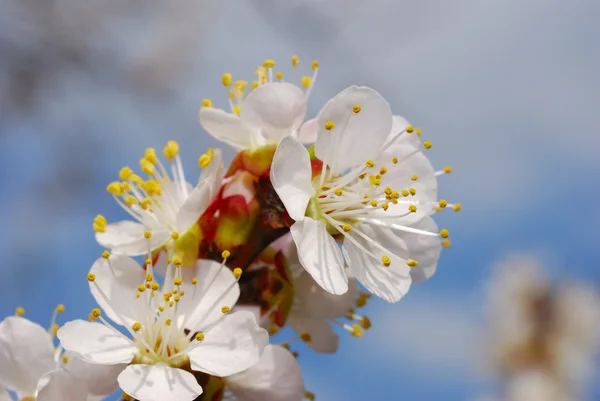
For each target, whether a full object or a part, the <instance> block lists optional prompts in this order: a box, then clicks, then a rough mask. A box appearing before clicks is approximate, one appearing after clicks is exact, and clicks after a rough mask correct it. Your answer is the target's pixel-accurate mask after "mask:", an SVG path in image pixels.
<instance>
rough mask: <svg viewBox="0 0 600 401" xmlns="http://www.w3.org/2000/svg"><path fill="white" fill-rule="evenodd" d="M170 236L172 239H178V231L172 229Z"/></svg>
mask: <svg viewBox="0 0 600 401" xmlns="http://www.w3.org/2000/svg"><path fill="white" fill-rule="evenodd" d="M171 238H173V239H178V238H179V233H178V232H177V231H173V232H172V233H171Z"/></svg>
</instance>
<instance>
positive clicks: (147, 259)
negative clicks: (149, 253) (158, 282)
mask: <svg viewBox="0 0 600 401" xmlns="http://www.w3.org/2000/svg"><path fill="white" fill-rule="evenodd" d="M144 264H145V265H151V264H152V259H150V258H146V259H145V260H144ZM148 281H152V279H150V280H148Z"/></svg>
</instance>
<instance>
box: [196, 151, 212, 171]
mask: <svg viewBox="0 0 600 401" xmlns="http://www.w3.org/2000/svg"><path fill="white" fill-rule="evenodd" d="M211 160H212V157H210V156H209V155H207V154H206V153H205V154H203V155H202V156H200V158H199V159H198V166H199V167H201V168H206V167H208V166H209V165H210V162H211Z"/></svg>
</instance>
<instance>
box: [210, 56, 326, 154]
mask: <svg viewBox="0 0 600 401" xmlns="http://www.w3.org/2000/svg"><path fill="white" fill-rule="evenodd" d="M298 62H299V60H298V57H297V56H294V57H292V65H293V66H294V70H295V69H296V67H297V65H298ZM274 67H275V62H274V61H273V60H266V61H265V62H264V64H263V66H262V67H259V68H258V70H257V72H256V74H257V76H258V79H257V80H256V81H254V82H253V83H252V86H251V90H252V92H250V94H249V95H248V96H246V95H245V91H246V90H247V87H248V82H247V81H236V82H235V83H234V82H232V77H231V74H229V73H227V74H224V75H223V85H224V86H225V87H226V88H230V91H229V105H230V108H231V113H228V112H226V111H224V110H221V109H215V108H213V107H212V101H211V100H210V99H204V100H203V102H202V103H203V106H202V108H201V109H200V113H199V118H200V124H202V126H203V127H204V129H205V130H206V131H207V132H208V133H209V134H210V135H212V136H213V137H214V138H216V139H218V140H220V141H222V142H224V143H227V144H228V145H231V146H232V147H234V148H235V149H237V150H242V149H252V148H255V147H259V146H263V145H267V144H277V143H279V141H281V139H283V138H284V137H286V136H293V137H295V138H298V139H299V140H300V141H301V142H302V143H313V142H315V140H316V135H317V129H316V121H315V120H310V121H307V122H306V123H304V124H302V123H303V122H304V117H305V116H306V107H307V101H308V97H309V95H310V92H311V90H312V88H313V85H314V82H315V79H316V77H317V72H318V70H319V63H317V62H316V61H314V62H313V63H312V64H311V67H312V70H313V75H312V77H309V76H304V77H302V79H301V80H300V81H301V83H300V84H301V86H302V87H303V88H304V89H302V88H300V87H299V86H298V85H295V84H293V83H290V82H285V79H284V76H283V73H281V72H279V71H278V72H274V71H273V69H274ZM295 74H296V71H294V75H295ZM294 78H296V77H294ZM301 125H302V127H300V126H301Z"/></svg>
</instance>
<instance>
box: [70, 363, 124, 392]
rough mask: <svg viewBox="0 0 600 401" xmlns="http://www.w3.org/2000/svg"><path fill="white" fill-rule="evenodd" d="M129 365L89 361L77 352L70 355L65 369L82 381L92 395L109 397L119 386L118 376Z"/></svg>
mask: <svg viewBox="0 0 600 401" xmlns="http://www.w3.org/2000/svg"><path fill="white" fill-rule="evenodd" d="M126 367H127V365H126V364H117V365H98V364H95V363H88V362H86V361H84V360H82V359H80V358H78V357H77V356H75V354H73V355H70V356H69V363H68V364H67V365H66V366H65V369H66V370H67V371H69V372H71V373H72V374H73V375H75V376H76V377H77V379H78V380H80V381H81V382H82V383H85V387H86V389H87V392H88V393H89V395H91V396H98V397H100V398H101V397H107V396H109V395H110V394H112V393H114V392H115V391H116V390H117V389H118V388H119V383H117V377H118V376H119V374H120V373H121V372H122V371H123V370H124V369H125V368H126Z"/></svg>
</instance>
